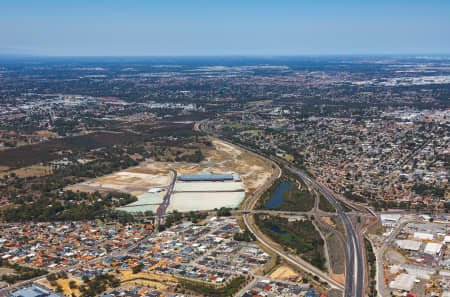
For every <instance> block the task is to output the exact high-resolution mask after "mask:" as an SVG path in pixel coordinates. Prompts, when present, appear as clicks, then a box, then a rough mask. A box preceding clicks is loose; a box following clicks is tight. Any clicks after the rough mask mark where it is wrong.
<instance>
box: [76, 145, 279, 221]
mask: <svg viewBox="0 0 450 297" xmlns="http://www.w3.org/2000/svg"><path fill="white" fill-rule="evenodd" d="M212 143H213V145H212V146H211V148H208V149H206V150H205V151H204V152H203V154H204V155H205V159H204V160H203V161H202V162H200V163H184V162H158V161H155V160H151V159H149V160H146V161H144V162H142V163H141V164H139V165H138V166H135V167H131V168H128V169H126V170H122V171H119V172H115V173H112V174H109V175H106V176H102V177H99V178H95V179H91V180H87V181H85V182H82V183H78V184H75V185H72V186H69V187H67V190H72V191H86V192H94V191H99V192H124V193H129V194H131V195H134V196H136V197H137V198H138V200H137V201H136V202H133V203H131V204H129V205H126V206H123V207H121V208H119V210H123V211H127V212H131V213H136V212H146V211H152V212H157V210H158V208H159V206H160V205H161V204H162V203H163V200H164V197H165V196H166V194H167V190H168V188H169V186H170V184H171V183H172V182H175V186H174V189H173V192H172V193H170V194H171V195H170V196H171V197H170V204H169V206H168V208H167V211H169V212H171V211H174V210H177V211H180V212H186V211H206V210H212V209H215V208H221V207H229V208H236V207H238V206H239V204H240V203H241V202H242V201H243V200H244V199H245V197H246V195H247V194H249V193H252V192H254V191H255V190H256V189H258V188H259V187H260V186H261V185H263V184H264V183H265V182H266V181H267V180H268V179H269V178H270V176H271V175H272V170H273V168H272V167H271V166H270V164H266V163H265V162H264V160H263V159H261V158H260V157H258V156H256V155H254V154H252V153H249V152H247V151H244V150H242V149H240V148H238V147H236V146H233V145H230V144H228V143H226V142H224V141H221V140H213V141H212ZM174 172H176V175H175V173H174ZM174 179H176V180H175V181H174Z"/></svg>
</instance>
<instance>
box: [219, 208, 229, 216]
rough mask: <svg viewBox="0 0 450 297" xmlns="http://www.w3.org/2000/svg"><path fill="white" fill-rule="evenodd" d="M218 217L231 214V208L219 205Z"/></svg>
mask: <svg viewBox="0 0 450 297" xmlns="http://www.w3.org/2000/svg"><path fill="white" fill-rule="evenodd" d="M217 216H218V217H229V216H231V208H229V207H221V208H219V209H218V210H217Z"/></svg>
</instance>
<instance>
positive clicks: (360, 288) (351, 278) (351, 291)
mask: <svg viewBox="0 0 450 297" xmlns="http://www.w3.org/2000/svg"><path fill="white" fill-rule="evenodd" d="M198 128H199V129H200V130H202V131H204V132H206V133H208V134H210V135H212V136H215V137H218V135H216V133H214V131H213V130H212V129H211V128H210V126H209V123H208V122H207V121H203V122H201V123H199V125H198ZM235 145H236V144H235ZM239 146H240V147H242V148H243V149H245V150H247V151H250V152H252V153H255V154H258V155H259V156H260V157H262V158H265V159H266V160H267V161H268V162H270V161H272V162H273V163H275V164H277V165H276V170H275V171H277V170H278V171H277V172H274V174H273V175H272V178H271V180H269V181H268V182H267V183H266V185H264V187H261V188H260V189H259V191H257V192H256V193H254V194H253V195H252V197H250V198H249V199H248V200H247V203H246V204H245V206H244V211H247V212H250V211H251V210H252V209H253V207H254V206H255V204H256V201H257V199H258V198H259V197H260V195H261V194H262V192H263V191H265V190H266V189H267V188H268V187H270V185H271V184H272V183H273V181H274V180H275V179H277V178H278V177H279V175H280V174H281V172H280V169H279V166H280V165H281V166H282V167H284V169H285V170H287V171H289V172H291V173H292V174H294V175H296V176H298V177H299V178H300V179H302V180H303V181H304V182H305V183H306V184H307V185H309V186H311V187H313V188H314V189H316V190H317V191H319V192H320V193H322V194H323V195H324V197H325V198H326V199H328V200H329V201H330V203H332V204H333V206H334V207H335V208H336V212H337V214H338V216H339V217H340V218H341V220H342V223H343V224H344V228H345V232H346V237H347V240H346V245H345V247H344V248H345V255H346V269H345V285H344V287H343V289H344V297H362V296H364V288H365V286H364V280H365V275H366V267H365V259H364V256H363V246H362V244H361V238H360V236H359V234H358V233H357V231H356V230H355V227H354V226H353V224H352V222H351V220H350V219H349V216H348V215H347V214H346V213H345V211H344V210H343V209H342V207H341V205H340V203H339V202H338V201H339V199H338V198H337V197H336V196H337V195H336V194H335V193H334V192H333V191H331V190H329V189H328V188H326V187H325V186H323V185H322V184H320V183H318V182H316V181H315V180H314V179H312V178H311V177H310V176H308V175H307V174H306V173H305V172H303V171H302V170H300V169H298V168H294V167H292V164H290V163H288V162H287V161H285V160H282V159H280V158H277V157H273V156H271V157H269V158H270V159H271V160H269V159H267V158H266V157H265V156H264V155H262V154H260V153H259V152H257V151H254V150H252V149H250V148H248V147H244V146H242V145H239ZM244 222H245V224H246V226H247V228H248V229H249V230H250V231H251V232H252V233H253V234H254V235H255V237H256V238H257V239H258V241H260V242H261V243H262V244H263V245H264V246H266V247H267V248H269V249H270V250H272V251H274V252H276V253H277V254H278V255H279V256H281V257H282V258H283V259H285V260H286V261H288V262H290V263H292V264H295V265H296V266H299V267H301V268H302V269H303V270H305V271H307V272H310V273H312V274H314V275H316V276H318V277H319V278H320V279H322V280H325V281H327V282H328V283H329V284H330V285H331V286H333V287H336V288H342V285H341V284H340V283H339V282H337V281H335V280H334V279H332V278H330V277H329V276H328V275H327V274H325V273H323V272H322V271H320V270H319V269H317V268H315V267H314V266H312V265H311V264H309V263H307V262H305V261H303V260H301V259H298V258H297V257H295V256H293V255H290V254H287V253H286V252H284V251H282V250H280V249H279V248H278V247H277V246H275V245H274V244H273V243H272V242H271V241H269V240H267V239H265V237H264V236H262V234H261V233H260V231H259V230H258V228H257V227H256V226H255V225H254V224H253V221H252V219H251V214H250V213H244Z"/></svg>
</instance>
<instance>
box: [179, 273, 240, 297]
mask: <svg viewBox="0 0 450 297" xmlns="http://www.w3.org/2000/svg"><path fill="white" fill-rule="evenodd" d="M179 280H180V283H181V285H182V287H183V288H184V289H186V290H189V291H191V292H194V293H196V294H200V295H202V296H215V297H228V296H233V295H234V294H235V293H236V292H237V291H238V290H240V289H241V288H242V287H243V286H244V285H245V283H246V282H247V280H248V279H247V278H245V277H243V276H239V277H236V278H235V279H233V280H232V281H230V282H229V283H228V284H226V285H224V286H216V285H213V284H207V283H203V282H196V281H190V280H185V279H179Z"/></svg>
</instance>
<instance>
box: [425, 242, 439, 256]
mask: <svg viewBox="0 0 450 297" xmlns="http://www.w3.org/2000/svg"><path fill="white" fill-rule="evenodd" d="M441 248H442V244H441V243H435V242H429V243H427V245H426V246H425V250H424V251H423V252H424V253H425V254H428V255H432V256H436V255H438V254H440V253H441Z"/></svg>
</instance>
